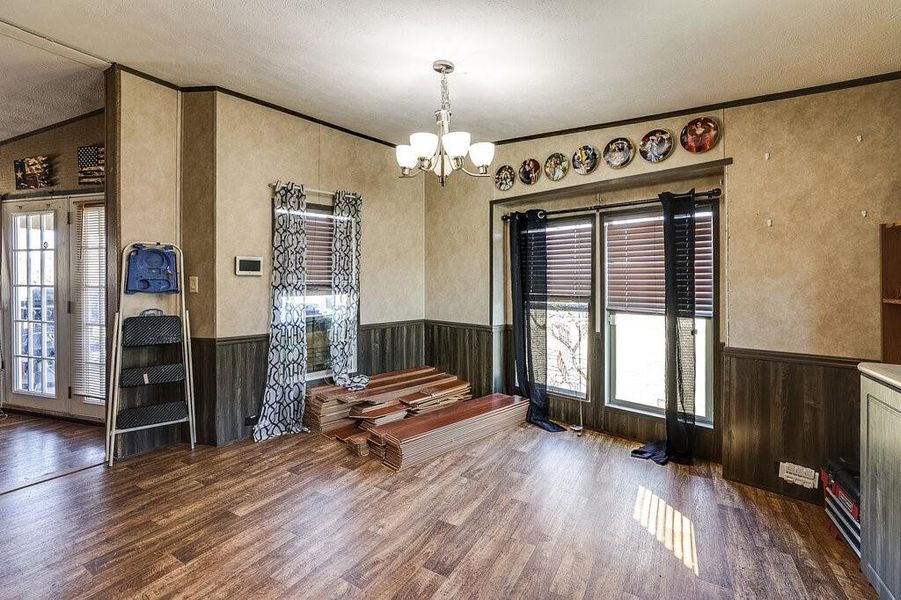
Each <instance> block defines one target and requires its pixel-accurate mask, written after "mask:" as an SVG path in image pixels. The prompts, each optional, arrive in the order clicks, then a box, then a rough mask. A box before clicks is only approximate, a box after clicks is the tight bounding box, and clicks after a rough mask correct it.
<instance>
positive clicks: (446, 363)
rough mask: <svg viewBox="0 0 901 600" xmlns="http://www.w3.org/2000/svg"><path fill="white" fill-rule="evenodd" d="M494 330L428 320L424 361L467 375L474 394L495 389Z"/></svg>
mask: <svg viewBox="0 0 901 600" xmlns="http://www.w3.org/2000/svg"><path fill="white" fill-rule="evenodd" d="M493 337H494V335H493V332H492V328H491V327H490V326H488V325H471V324H467V323H449V322H446V321H426V322H425V362H426V364H428V365H431V366H433V367H436V368H438V369H441V370H442V371H446V372H448V373H451V374H453V375H456V376H457V377H460V378H462V379H465V380H467V381H469V382H470V384H472V394H473V396H475V397H478V396H483V395H485V394H490V393H491V392H492V387H493V384H492V381H493V374H492V365H493V364H494V362H493V359H494V353H493V344H492V341H493Z"/></svg>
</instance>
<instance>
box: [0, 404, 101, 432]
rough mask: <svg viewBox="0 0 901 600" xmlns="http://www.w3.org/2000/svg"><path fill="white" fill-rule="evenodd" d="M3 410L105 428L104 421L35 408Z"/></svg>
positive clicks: (16, 407) (19, 407)
mask: <svg viewBox="0 0 901 600" xmlns="http://www.w3.org/2000/svg"><path fill="white" fill-rule="evenodd" d="M3 410H5V411H6V412H8V413H13V414H17V415H31V416H34V417H45V418H47V419H54V420H56V421H67V422H69V423H78V424H80V425H91V426H92V427H103V419H100V420H97V421H95V420H92V419H85V418H81V417H73V416H72V415H62V414H59V413H55V412H52V411H43V410H38V409H35V408H25V407H21V406H10V405H8V404H4V405H3Z"/></svg>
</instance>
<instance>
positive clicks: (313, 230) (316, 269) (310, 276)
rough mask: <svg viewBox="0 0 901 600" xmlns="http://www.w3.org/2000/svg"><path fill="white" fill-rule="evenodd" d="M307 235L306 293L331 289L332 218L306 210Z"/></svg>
mask: <svg viewBox="0 0 901 600" xmlns="http://www.w3.org/2000/svg"><path fill="white" fill-rule="evenodd" d="M305 224H306V234H307V253H306V266H307V291H308V292H317V291H318V292H322V291H329V292H330V291H331V289H332V241H333V239H334V237H335V220H334V217H333V216H332V215H331V214H329V213H326V212H324V211H315V210H308V211H307V213H306V223H305Z"/></svg>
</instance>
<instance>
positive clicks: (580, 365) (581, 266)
mask: <svg viewBox="0 0 901 600" xmlns="http://www.w3.org/2000/svg"><path fill="white" fill-rule="evenodd" d="M594 221H595V218H594V216H593V215H592V216H590V217H577V218H567V219H559V220H557V219H553V220H550V221H548V223H547V227H546V229H545V240H546V243H545V245H544V246H543V247H542V246H539V243H538V239H540V238H536V239H526V240H523V241H524V242H526V243H527V244H528V247H527V251H529V252H534V253H537V254H538V255H539V256H538V257H537V258H538V260H537V261H536V262H538V263H540V262H541V258H542V257H541V254H543V253H544V252H546V253H547V272H546V276H547V279H546V284H547V313H546V314H547V372H546V373H547V385H548V389H549V390H551V391H552V392H555V393H559V394H564V395H568V396H575V397H577V398H585V397H586V393H587V390H588V346H589V337H590V314H589V310H588V309H589V306H590V302H591V292H592V276H591V274H592V261H593V254H594V253H593V242H592V240H593V230H594ZM526 234H527V236H528V235H529V232H526ZM541 275H543V273H540V272H538V268H537V266H536V273H534V276H535V277H539V276H541ZM539 287H543V286H539Z"/></svg>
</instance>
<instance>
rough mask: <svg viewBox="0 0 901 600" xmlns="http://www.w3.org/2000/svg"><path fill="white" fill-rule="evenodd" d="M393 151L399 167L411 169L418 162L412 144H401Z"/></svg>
mask: <svg viewBox="0 0 901 600" xmlns="http://www.w3.org/2000/svg"><path fill="white" fill-rule="evenodd" d="M394 152H395V154H396V157H397V164H398V166H400V167H403V168H405V169H412V168H413V167H415V166H416V164H417V163H418V162H419V161H418V160H417V159H416V153H415V152H414V151H413V146H408V145H407V144H401V145H400V146H398V147H397V148H395V149H394Z"/></svg>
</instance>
